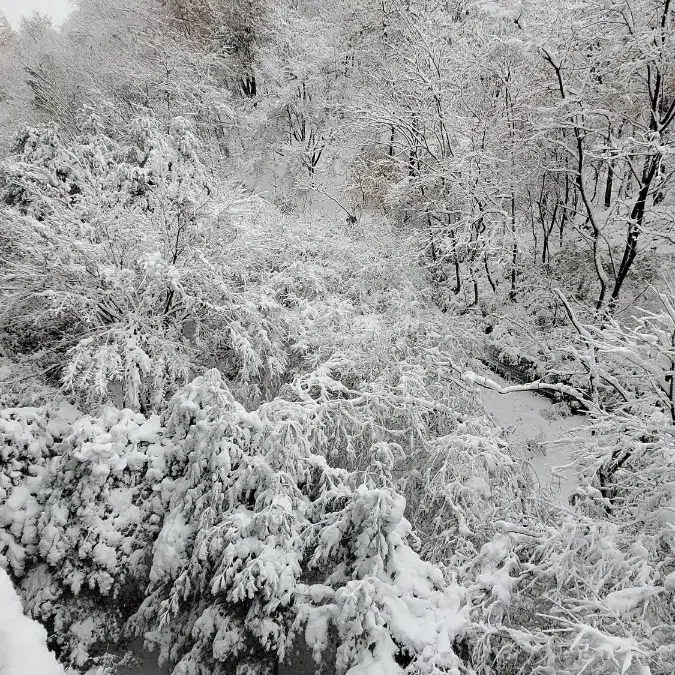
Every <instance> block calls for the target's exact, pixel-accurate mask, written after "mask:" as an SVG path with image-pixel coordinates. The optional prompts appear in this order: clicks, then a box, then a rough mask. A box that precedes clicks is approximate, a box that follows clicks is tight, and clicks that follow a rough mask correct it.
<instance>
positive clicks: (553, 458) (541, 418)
mask: <svg viewBox="0 0 675 675" xmlns="http://www.w3.org/2000/svg"><path fill="white" fill-rule="evenodd" d="M486 374H487V375H488V377H489V381H490V382H495V383H497V384H498V385H500V386H509V383H508V382H506V381H505V380H504V379H503V378H501V377H500V376H499V375H496V374H495V373H492V372H490V371H486ZM480 395H481V398H482V400H483V404H484V405H485V408H486V409H487V411H488V412H489V413H491V414H492V416H493V417H494V419H495V421H496V422H497V423H498V424H499V425H500V426H501V427H502V428H503V429H504V430H505V431H506V432H507V437H508V440H509V442H510V444H511V449H512V451H513V452H514V454H515V455H516V456H517V457H520V458H521V459H524V460H526V461H528V462H529V463H530V465H531V466H532V469H533V470H534V473H535V474H536V476H537V479H538V481H539V485H540V487H541V488H542V490H545V491H547V492H550V493H551V494H553V495H554V496H555V498H556V499H558V500H560V501H562V502H567V498H568V497H569V495H570V493H571V492H572V490H573V489H574V487H575V482H574V478H573V476H571V475H570V473H569V471H566V470H565V469H564V468H562V467H565V466H566V465H568V464H569V463H570V461H571V451H572V449H573V447H574V445H575V444H576V443H578V442H579V441H578V439H579V436H580V435H581V434H582V433H583V432H579V431H578V429H579V427H583V426H584V424H585V420H584V419H583V418H582V417H581V416H579V415H571V416H568V417H562V416H560V414H559V412H558V410H559V408H558V407H557V406H556V404H554V403H553V401H551V400H550V399H548V398H546V397H544V396H541V395H539V394H536V393H534V392H530V391H514V392H511V393H509V394H499V393H497V391H492V390H491V389H484V388H483V387H481V388H480ZM555 467H561V468H560V469H558V470H555V469H554V468H555Z"/></svg>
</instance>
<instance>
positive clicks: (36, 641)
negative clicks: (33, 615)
mask: <svg viewBox="0 0 675 675" xmlns="http://www.w3.org/2000/svg"><path fill="white" fill-rule="evenodd" d="M0 673H1V674H2V675H64V670H63V668H62V667H61V666H60V665H59V664H58V663H57V661H56V658H55V657H54V655H53V654H52V653H51V652H50V651H49V650H48V649H47V631H46V630H45V629H44V628H43V627H42V626H41V625H40V624H39V623H38V622H37V621H33V620H32V619H29V618H28V617H27V616H25V615H24V613H23V609H22V607H21V600H19V597H18V596H17V594H16V592H15V590H14V586H13V585H12V582H11V580H10V578H9V576H8V574H7V572H5V570H4V569H2V568H0Z"/></svg>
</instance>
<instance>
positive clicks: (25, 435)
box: [0, 403, 80, 574]
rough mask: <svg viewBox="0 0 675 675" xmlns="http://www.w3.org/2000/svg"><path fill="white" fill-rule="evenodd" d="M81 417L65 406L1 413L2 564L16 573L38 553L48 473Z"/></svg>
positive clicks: (1, 411) (0, 518)
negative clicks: (63, 443) (45, 477)
mask: <svg viewBox="0 0 675 675" xmlns="http://www.w3.org/2000/svg"><path fill="white" fill-rule="evenodd" d="M79 415H80V413H79V412H78V411H77V410H75V409H74V408H72V406H69V405H68V404H66V403H61V404H60V405H58V406H42V407H40V408H34V407H24V408H5V409H3V410H0V566H2V567H8V568H9V569H11V570H12V572H13V573H14V574H21V573H23V571H24V569H25V565H26V557H27V556H28V558H30V557H31V556H33V555H34V553H35V551H36V546H37V544H38V541H39V535H38V530H37V521H38V518H39V516H40V510H41V506H40V503H39V501H38V500H39V499H40V497H41V496H42V494H43V493H42V491H43V488H44V475H45V472H46V471H47V469H48V466H49V463H50V461H51V460H52V458H53V457H55V456H56V455H57V454H58V452H59V451H58V444H59V442H60V441H61V440H62V439H63V438H64V437H65V436H66V435H67V434H68V433H69V431H70V423H71V422H72V421H73V420H75V419H76V418H77V417H79Z"/></svg>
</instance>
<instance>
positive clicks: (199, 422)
mask: <svg viewBox="0 0 675 675" xmlns="http://www.w3.org/2000/svg"><path fill="white" fill-rule="evenodd" d="M304 407H305V406H304V405H303V403H302V402H298V403H289V402H286V401H283V400H280V399H277V400H275V401H272V402H270V403H268V404H265V405H263V406H262V407H261V408H260V409H259V410H258V411H257V412H255V413H249V412H246V411H245V410H244V408H242V407H241V406H240V405H239V404H238V403H237V402H236V401H235V400H234V399H233V397H232V395H231V394H230V392H229V391H228V390H227V388H226V386H225V384H224V382H223V381H222V379H221V377H220V376H219V375H218V373H217V372H216V371H210V372H209V373H207V374H206V375H205V376H204V377H203V378H198V379H197V380H195V381H194V382H193V383H192V384H191V385H189V386H188V387H187V388H186V389H184V390H183V391H181V392H179V393H178V394H176V395H175V396H174V398H173V399H172V402H171V405H170V412H169V416H168V420H167V428H166V433H167V434H168V435H170V437H171V440H172V446H171V447H172V448H173V449H172V450H170V451H169V452H168V453H167V456H166V457H167V478H166V480H165V485H166V491H167V494H170V497H169V505H168V513H167V516H166V518H165V521H164V526H163V529H162V532H161V533H160V535H159V537H158V539H157V541H156V544H155V547H154V556H153V562H152V568H151V571H150V587H149V589H148V595H147V597H146V599H145V600H144V602H143V604H142V606H141V608H140V609H139V611H138V613H137V615H136V616H135V617H134V619H133V622H132V623H133V625H134V626H135V627H136V630H137V631H139V632H145V637H146V640H147V641H148V642H149V643H150V644H151V645H155V646H157V647H158V648H159V650H160V657H161V659H162V660H164V661H167V662H169V663H171V664H175V669H174V671H173V672H174V673H176V674H177V675H178V674H181V673H207V672H212V671H213V669H214V668H218V667H222V666H221V665H219V664H225V663H227V664H232V665H234V664H237V665H236V668H235V670H236V672H237V673H258V672H259V673H264V672H272V671H273V669H274V667H275V664H276V663H277V662H278V661H279V660H280V659H283V658H284V657H285V655H286V653H287V651H288V650H289V649H290V647H291V645H292V644H293V641H294V639H295V635H296V634H297V633H298V631H300V629H301V627H302V626H303V625H305V624H306V630H305V640H306V642H307V644H308V645H309V646H310V647H311V648H312V649H313V650H314V652H315V656H316V658H317V659H320V657H321V655H322V653H323V652H324V651H325V650H326V648H327V645H328V644H329V633H330V631H331V630H334V631H336V633H337V635H338V636H339V640H340V644H339V647H338V648H337V652H336V654H335V658H336V667H337V669H338V672H340V673H343V672H346V671H347V670H348V669H350V668H353V670H352V671H350V672H361V670H363V672H366V671H367V669H368V668H370V667H373V668H374V667H376V665H375V664H377V667H380V668H383V669H384V670H385V671H386V672H399V671H400V668H399V667H398V666H397V665H396V664H395V660H394V657H395V656H396V654H405V655H406V657H407V658H409V659H410V661H411V662H412V663H414V664H415V668H417V670H414V669H413V670H410V671H409V672H432V671H429V670H424V668H426V667H427V665H428V661H429V660H430V659H431V660H432V661H434V662H435V663H436V665H439V666H440V665H442V666H446V667H450V668H455V667H457V664H458V660H457V657H456V655H455V654H454V652H453V650H452V645H453V642H454V640H455V639H456V638H457V637H458V636H461V635H462V634H463V633H464V631H465V629H466V622H465V619H464V614H463V611H462V606H463V595H462V592H461V590H460V589H459V588H457V587H455V586H453V585H452V584H448V583H447V582H446V580H445V578H444V576H443V573H442V572H441V570H440V569H438V568H436V567H434V566H433V565H431V564H429V563H424V562H423V561H422V560H421V559H420V558H419V557H418V556H417V554H415V553H414V552H413V550H412V549H411V548H410V546H409V544H408V543H407V541H408V540H409V538H410V525H409V524H408V522H407V521H406V520H405V519H404V518H403V511H404V508H405V499H404V498H403V497H402V496H401V495H400V494H397V493H396V492H395V491H394V490H393V488H391V487H389V485H390V484H391V476H390V472H391V468H392V465H393V457H392V456H391V453H390V452H388V451H387V448H386V447H383V446H380V449H379V450H378V452H377V453H376V454H377V455H378V456H379V458H380V459H379V462H377V463H375V464H374V465H373V467H372V469H371V470H370V471H368V472H366V474H365V476H362V475H361V474H360V473H349V472H346V471H345V470H342V469H332V468H330V466H329V465H328V464H327V463H326V460H325V458H323V457H321V456H320V455H317V454H315V453H314V452H313V449H312V444H311V441H310V438H309V436H308V434H307V431H306V428H305V424H306V423H307V421H308V420H309V419H310V418H309V417H308V416H307V413H306V411H305V410H304V409H303V408H304ZM162 491H164V488H163V489H162ZM413 587H414V588H415V592H416V594H417V600H415V601H413V600H412V599H410V600H408V597H407V596H408V595H409V594H410V591H411V589H412V588H413ZM409 602H413V604H416V606H417V607H416V608H415V607H412V606H410V605H409ZM415 613H417V614H419V615H422V616H425V617H426V621H427V625H426V626H425V628H424V629H421V628H420V627H419V626H417V625H415V624H414V623H413V622H412V621H411V618H412V616H413V615H415ZM331 626H332V628H330V627H331ZM317 667H318V665H317ZM450 672H452V671H450Z"/></svg>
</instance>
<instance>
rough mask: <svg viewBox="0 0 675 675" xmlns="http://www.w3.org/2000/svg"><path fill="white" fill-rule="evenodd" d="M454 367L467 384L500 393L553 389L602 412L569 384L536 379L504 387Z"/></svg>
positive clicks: (469, 371) (586, 406)
mask: <svg viewBox="0 0 675 675" xmlns="http://www.w3.org/2000/svg"><path fill="white" fill-rule="evenodd" d="M453 369H454V370H455V371H456V372H457V373H459V374H460V377H461V378H462V380H463V381H464V382H466V383H467V384H476V385H478V386H479V387H483V388H484V389H490V390H491V391H494V392H497V393H498V394H513V393H515V392H517V391H553V392H557V393H559V394H564V395H565V396H569V397H570V398H573V399H574V400H575V401H577V402H579V403H580V404H581V405H583V406H584V407H585V408H587V409H589V410H597V411H598V412H600V409H599V408H598V406H597V405H595V403H593V401H591V400H589V399H588V398H586V397H585V396H584V395H583V394H582V393H581V392H580V391H578V390H577V389H575V388H574V387H570V386H569V385H567V384H550V383H548V382H542V381H541V380H535V381H534V382H527V383H525V384H512V385H508V386H506V387H503V386H502V385H501V384H499V383H498V382H495V381H494V380H491V379H490V378H489V377H484V376H483V375H477V374H476V373H474V372H473V371H472V370H462V369H461V368H460V367H459V366H456V365H453Z"/></svg>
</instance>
